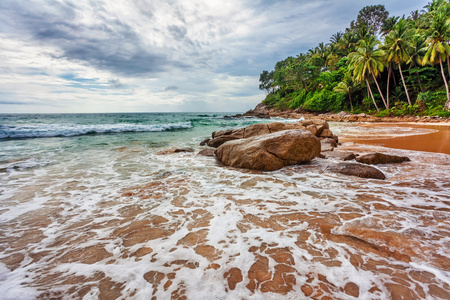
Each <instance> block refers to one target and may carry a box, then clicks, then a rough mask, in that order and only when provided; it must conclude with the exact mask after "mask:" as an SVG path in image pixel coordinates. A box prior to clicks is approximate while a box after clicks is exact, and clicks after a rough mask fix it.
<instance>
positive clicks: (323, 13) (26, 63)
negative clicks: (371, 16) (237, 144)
mask: <svg viewBox="0 0 450 300" xmlns="http://www.w3.org/2000/svg"><path fill="white" fill-rule="evenodd" d="M383 1H384V3H383ZM427 3H428V1H427V0H389V1H387V0H381V1H375V2H373V1H366V0H296V1H294V0H278V1H277V0H114V1H112V0H42V1H39V0H35V1H25V0H1V1H0V113H6V112H42V113H46V112H49V113H50V112H156V111H164V112H175V111H211V112H212V111H227V112H243V111H246V110H248V109H250V108H253V107H254V106H255V105H256V104H258V103H259V102H260V101H261V100H262V99H264V93H263V92H261V91H260V90H259V89H258V84H259V82H258V79H259V74H260V73H261V72H262V70H272V69H273V67H274V65H275V63H276V62H277V61H279V60H282V59H285V58H286V57H287V56H296V55H297V54H299V53H302V52H306V51H307V50H308V49H310V48H312V47H315V46H316V45H317V44H318V43H319V42H327V41H328V40H329V38H330V36H331V35H332V34H334V33H336V32H337V31H343V30H344V29H345V28H346V27H347V26H348V25H349V23H350V21H351V20H353V19H355V18H356V16H357V14H358V11H359V10H360V9H361V8H363V7H364V6H366V5H374V4H384V5H385V6H386V9H387V10H388V11H389V12H390V15H403V14H407V15H408V14H409V12H410V11H412V10H416V9H419V10H420V9H422V8H423V6H424V5H426V4H427Z"/></svg>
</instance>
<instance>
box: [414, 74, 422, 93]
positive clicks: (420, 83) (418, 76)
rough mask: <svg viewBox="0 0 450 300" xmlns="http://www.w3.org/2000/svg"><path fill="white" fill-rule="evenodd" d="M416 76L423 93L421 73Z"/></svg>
mask: <svg viewBox="0 0 450 300" xmlns="http://www.w3.org/2000/svg"><path fill="white" fill-rule="evenodd" d="M416 76H417V81H418V82H419V88H420V91H421V92H422V93H423V87H422V82H421V81H420V75H419V72H416Z"/></svg>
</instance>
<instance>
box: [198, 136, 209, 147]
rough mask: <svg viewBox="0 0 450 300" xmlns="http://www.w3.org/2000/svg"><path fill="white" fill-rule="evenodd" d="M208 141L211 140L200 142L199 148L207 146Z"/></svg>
mask: <svg viewBox="0 0 450 300" xmlns="http://www.w3.org/2000/svg"><path fill="white" fill-rule="evenodd" d="M210 140H211V139H210V138H207V139H204V140H203V141H201V143H200V146H205V145H207V144H208V142H209V141H210Z"/></svg>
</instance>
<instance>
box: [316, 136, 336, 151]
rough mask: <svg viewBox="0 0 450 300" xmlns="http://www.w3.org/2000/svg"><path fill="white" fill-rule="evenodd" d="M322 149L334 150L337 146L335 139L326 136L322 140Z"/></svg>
mask: <svg viewBox="0 0 450 300" xmlns="http://www.w3.org/2000/svg"><path fill="white" fill-rule="evenodd" d="M320 146H321V151H322V152H328V151H333V149H334V148H336V147H337V143H336V141H335V140H334V139H330V138H325V139H322V140H321V141H320Z"/></svg>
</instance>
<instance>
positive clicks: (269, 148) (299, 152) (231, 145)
mask: <svg viewBox="0 0 450 300" xmlns="http://www.w3.org/2000/svg"><path fill="white" fill-rule="evenodd" d="M319 154H320V142H319V139H318V138H317V137H316V136H314V135H313V134H312V133H311V132H310V131H308V130H304V129H293V130H283V131H279V132H275V133H269V134H264V135H257V136H253V137H248V138H245V139H238V140H232V141H228V142H227V143H224V144H222V145H221V146H219V147H218V148H217V150H216V156H217V158H218V159H219V160H220V161H222V162H223V163H224V164H225V165H227V166H231V167H236V168H245V169H253V170H261V171H274V170H278V169H281V168H282V167H284V166H288V165H293V164H298V163H302V162H307V161H310V160H312V159H313V158H315V157H317V156H318V155H319Z"/></svg>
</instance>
